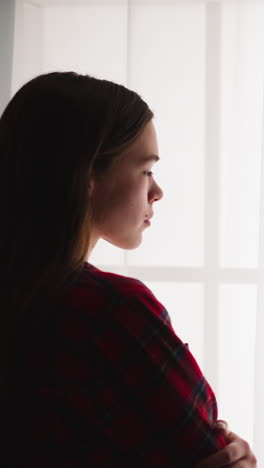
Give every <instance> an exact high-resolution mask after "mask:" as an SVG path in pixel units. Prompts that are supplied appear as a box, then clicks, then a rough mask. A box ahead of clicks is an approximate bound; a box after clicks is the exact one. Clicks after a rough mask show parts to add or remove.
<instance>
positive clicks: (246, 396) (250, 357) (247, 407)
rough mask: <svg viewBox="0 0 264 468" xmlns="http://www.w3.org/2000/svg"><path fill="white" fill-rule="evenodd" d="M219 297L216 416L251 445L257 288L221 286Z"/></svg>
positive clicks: (251, 286)
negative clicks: (217, 414)
mask: <svg viewBox="0 0 264 468" xmlns="http://www.w3.org/2000/svg"><path fill="white" fill-rule="evenodd" d="M219 296H220V297H219V298H220V303H219V392H218V393H219V396H218V403H219V417H220V418H222V419H226V420H227V421H228V423H229V425H230V428H231V429H232V431H234V432H237V433H238V434H239V435H240V436H241V437H244V438H245V439H246V440H247V441H249V442H250V443H252V442H253V418H254V412H253V411H254V358H255V354H254V347H255V333H256V300H257V287H256V286H255V285H244V284H243V285H225V286H221V287H220V291H219Z"/></svg>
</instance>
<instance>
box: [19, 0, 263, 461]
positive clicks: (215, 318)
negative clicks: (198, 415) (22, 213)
mask: <svg viewBox="0 0 264 468" xmlns="http://www.w3.org/2000/svg"><path fill="white" fill-rule="evenodd" d="M69 69H71V70H76V71H78V72H81V73H89V74H92V75H95V76H98V77H103V78H107V79H111V80H114V81H117V82H119V83H123V84H125V85H127V86H128V87H131V88H132V89H135V90H136V91H138V92H139V93H140V94H141V95H142V96H143V98H145V100H146V101H147V102H148V103H149V105H150V106H151V108H152V109H153V110H154V112H155V114H156V118H155V124H156V128H157V131H158V136H159V146H160V157H161V161H160V162H159V163H158V165H157V167H156V168H155V169H156V170H154V172H156V179H157V181H158V182H159V183H160V185H161V186H162V187H163V189H164V192H165V197H164V199H163V200H162V201H161V202H160V203H159V204H158V205H157V207H156V209H155V218H154V220H153V225H152V227H151V229H149V230H148V231H147V232H145V234H144V242H143V244H142V246H141V247H140V248H139V249H138V250H136V251H131V252H122V251H120V250H118V249H116V248H115V247H113V246H111V245H109V244H106V243H104V242H101V244H100V245H98V247H97V248H96V250H95V251H94V253H93V255H92V258H91V259H90V260H91V261H92V262H93V263H94V264H96V265H98V266H99V267H102V268H103V269H109V270H111V271H115V272H118V273H119V272H121V273H123V274H127V275H130V276H135V277H138V278H140V279H142V280H143V281H145V282H146V283H147V284H148V285H149V287H150V288H151V289H152V290H153V292H154V293H155V294H156V295H157V296H158V298H159V299H160V300H161V302H163V303H164V305H165V306H167V308H168V310H169V313H170V315H171V317H172V322H173V325H174V328H175V331H176V333H177V334H178V335H179V336H180V337H181V338H182V339H183V340H184V341H187V342H189V345H190V348H191V350H192V351H193V353H194V355H195V356H196V358H197V360H198V362H199V364H200V366H201V368H202V369H203V371H204V372H205V374H206V376H207V378H208V380H209V381H210V382H211V384H212V386H213V388H214V390H215V392H216V394H217V397H218V403H219V416H220V417H222V418H225V419H227V420H228V421H229V423H230V427H231V428H232V429H233V430H234V431H235V432H237V433H239V434H240V435H241V436H243V437H245V438H246V439H248V440H249V442H250V443H251V444H252V445H253V447H254V449H255V452H256V454H257V456H258V458H259V466H260V467H261V466H264V444H263V443H262V439H263V434H264V401H263V397H264V365H263V360H264V275H263V272H264V165H263V158H264V151H263V148H264V143H263V141H264V139H263V134H264V126H263V107H264V106H263V104H264V98H263V89H264V0H258V1H257V0H219V1H217V0H216V1H205V0H184V1H183V0H130V1H127V0H108V1H107V0H96V1H95V0H94V1H93V0H82V1H78V0H75V1H70V0H60V1H59V0H31V2H30V4H29V3H27V2H26V1H23V0H17V4H16V28H15V49H14V64H13V79H12V89H13V92H15V91H16V89H17V88H18V87H19V86H20V85H21V84H22V83H23V82H25V81H26V80H27V79H29V78H31V76H33V75H36V74H39V73H41V72H46V71H51V70H69Z"/></svg>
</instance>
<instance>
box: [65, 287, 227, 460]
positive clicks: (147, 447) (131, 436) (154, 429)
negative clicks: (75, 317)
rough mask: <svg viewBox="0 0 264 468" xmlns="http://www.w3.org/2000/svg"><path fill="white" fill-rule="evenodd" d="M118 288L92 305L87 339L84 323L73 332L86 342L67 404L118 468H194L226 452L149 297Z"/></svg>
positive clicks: (182, 353) (186, 359)
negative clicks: (112, 455) (100, 439)
mask: <svg viewBox="0 0 264 468" xmlns="http://www.w3.org/2000/svg"><path fill="white" fill-rule="evenodd" d="M116 287H117V286H115V287H113V285H111V288H110V290H111V293H110V294H109V297H108V301H107V305H106V304H105V301H104V300H103V299H102V303H101V302H100V304H99V305H98V303H97V305H96V307H95V309H94V313H93V326H92V327H91V325H90V324H91V320H90V321H89V327H88V328H89V336H88V332H87V331H86V332H84V330H85V329H87V327H86V325H85V324H84V323H82V326H81V328H80V330H77V331H76V329H75V335H74V336H75V338H76V336H78V337H79V340H80V336H81V337H82V340H84V337H85V340H84V341H83V343H84V344H83V345H82V349H83V355H81V354H80V353H79V354H78V356H77V357H76V355H75V358H74V359H75V360H76V359H77V361H76V362H75V361H74V362H75V364H73V366H74V368H75V372H77V375H78V371H76V369H80V375H78V382H79V384H78V386H75V387H74V390H73V391H72V393H71V394H70V396H69V401H70V404H71V406H72V408H74V411H78V412H79V415H80V417H81V418H82V421H83V424H84V425H85V421H86V422H87V421H89V427H91V424H92V425H94V427H95V428H96V431H98V433H100V434H102V437H103V439H104V440H107V441H108V442H107V443H108V444H110V445H109V446H111V447H112V449H111V450H114V451H115V452H116V453H119V455H120V460H122V463H123V466H138V467H152V466H153V467H163V468H169V467H182V468H184V467H194V466H195V465H196V463H198V462H199V461H201V460H202V459H204V458H206V457H207V456H209V455H210V454H212V453H214V452H216V451H217V450H219V449H220V448H222V447H224V446H225V444H226V442H225V440H224V438H223V437H222V436H221V435H220V434H219V433H217V432H215V431H214V430H213V429H212V425H213V423H214V421H215V420H216V419H217V406H216V400H215V396H214V393H213V391H212V389H211V387H210V386H209V384H208V383H207V381H206V379H205V377H204V376H203V374H202V372H201V370H200V368H199V366H198V364H197V363H196V361H195V359H194V357H193V356H192V354H191V353H190V351H189V350H188V347H187V346H186V345H185V344H184V343H183V342H182V341H181V340H180V339H179V337H178V336H177V335H176V334H175V332H174V330H173V328H172V326H171V322H170V319H169V315H168V312H167V311H166V309H165V308H164V307H163V306H162V304H161V303H160V302H158V301H157V299H156V298H155V297H154V295H153V294H152V293H151V291H150V290H149V289H148V288H147V287H146V286H145V285H143V284H142V283H140V282H138V281H136V280H131V281H124V282H123V283H121V285H120V284H119V285H118V290H119V293H118V294H117V293H116V291H115V289H116ZM90 319H91V317H90ZM77 328H78V327H77ZM76 333H77V335H76ZM71 336H72V335H71ZM85 343H86V344H85ZM79 344H80V341H79ZM80 356H81V357H80ZM64 358H65V356H64ZM71 359H73V358H72V357H71ZM68 362H69V361H68ZM85 366H86V367H85ZM81 369H82V370H81ZM80 380H81V383H82V384H81V386H80ZM65 385H67V383H66V382H65ZM80 389H81V390H80ZM102 453H103V451H101V456H102V457H103V455H102ZM106 453H108V452H107V451H106ZM122 463H121V466H122ZM94 466H97V465H96V464H95V465H94ZM102 466H103V465H102ZM110 466H112V465H110Z"/></svg>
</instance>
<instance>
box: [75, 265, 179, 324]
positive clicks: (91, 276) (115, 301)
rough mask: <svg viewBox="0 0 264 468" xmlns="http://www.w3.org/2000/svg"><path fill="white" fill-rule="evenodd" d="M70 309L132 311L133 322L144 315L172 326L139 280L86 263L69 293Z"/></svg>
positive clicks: (155, 299)
mask: <svg viewBox="0 0 264 468" xmlns="http://www.w3.org/2000/svg"><path fill="white" fill-rule="evenodd" d="M67 302H68V305H72V306H73V307H75V306H77V308H79V309H80V308H81V309H86V310H87V306H88V305H91V304H93V306H94V308H95V309H97V310H98V309H100V310H104V311H106V310H108V311H109V309H112V310H113V309H114V310H115V311H116V313H117V312H118V311H124V310H125V311H126V318H127V319H128V317H129V311H131V313H133V317H134V319H136V316H139V317H140V318H141V320H142V319H143V317H142V312H145V314H144V317H145V318H146V317H147V316H148V315H150V316H152V317H156V318H157V319H158V320H162V321H163V322H165V323H167V324H168V325H170V318H169V315H168V312H167V310H166V308H165V307H164V306H163V304H161V303H160V302H159V301H158V299H157V298H156V297H155V295H154V294H153V293H152V291H151V290H150V289H149V288H148V287H147V286H146V285H145V284H144V283H143V282H142V281H140V280H138V279H136V278H130V277H127V276H123V275H118V274H115V273H110V272H105V271H102V270H100V269H98V268H96V267H94V266H93V265H91V264H89V263H87V262H85V265H84V268H83V270H82V271H81V273H80V275H79V276H78V278H77V279H76V280H75V281H74V283H73V284H72V285H71V286H70V288H68V290H67ZM89 308H90V307H89Z"/></svg>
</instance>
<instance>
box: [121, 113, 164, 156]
mask: <svg viewBox="0 0 264 468" xmlns="http://www.w3.org/2000/svg"><path fill="white" fill-rule="evenodd" d="M158 154H159V149H158V141H157V135H156V130H155V127H154V125H153V123H152V122H148V123H147V124H146V125H145V127H144V129H143V130H142V132H141V133H140V135H139V136H138V137H137V138H136V140H135V141H134V142H133V143H132V144H131V145H130V147H129V148H127V149H126V150H125V151H124V153H123V154H122V159H123V160H126V161H127V162H128V161H131V163H132V162H133V163H136V164H137V163H147V162H150V163H155V162H157V161H158V160H159V156H158Z"/></svg>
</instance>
